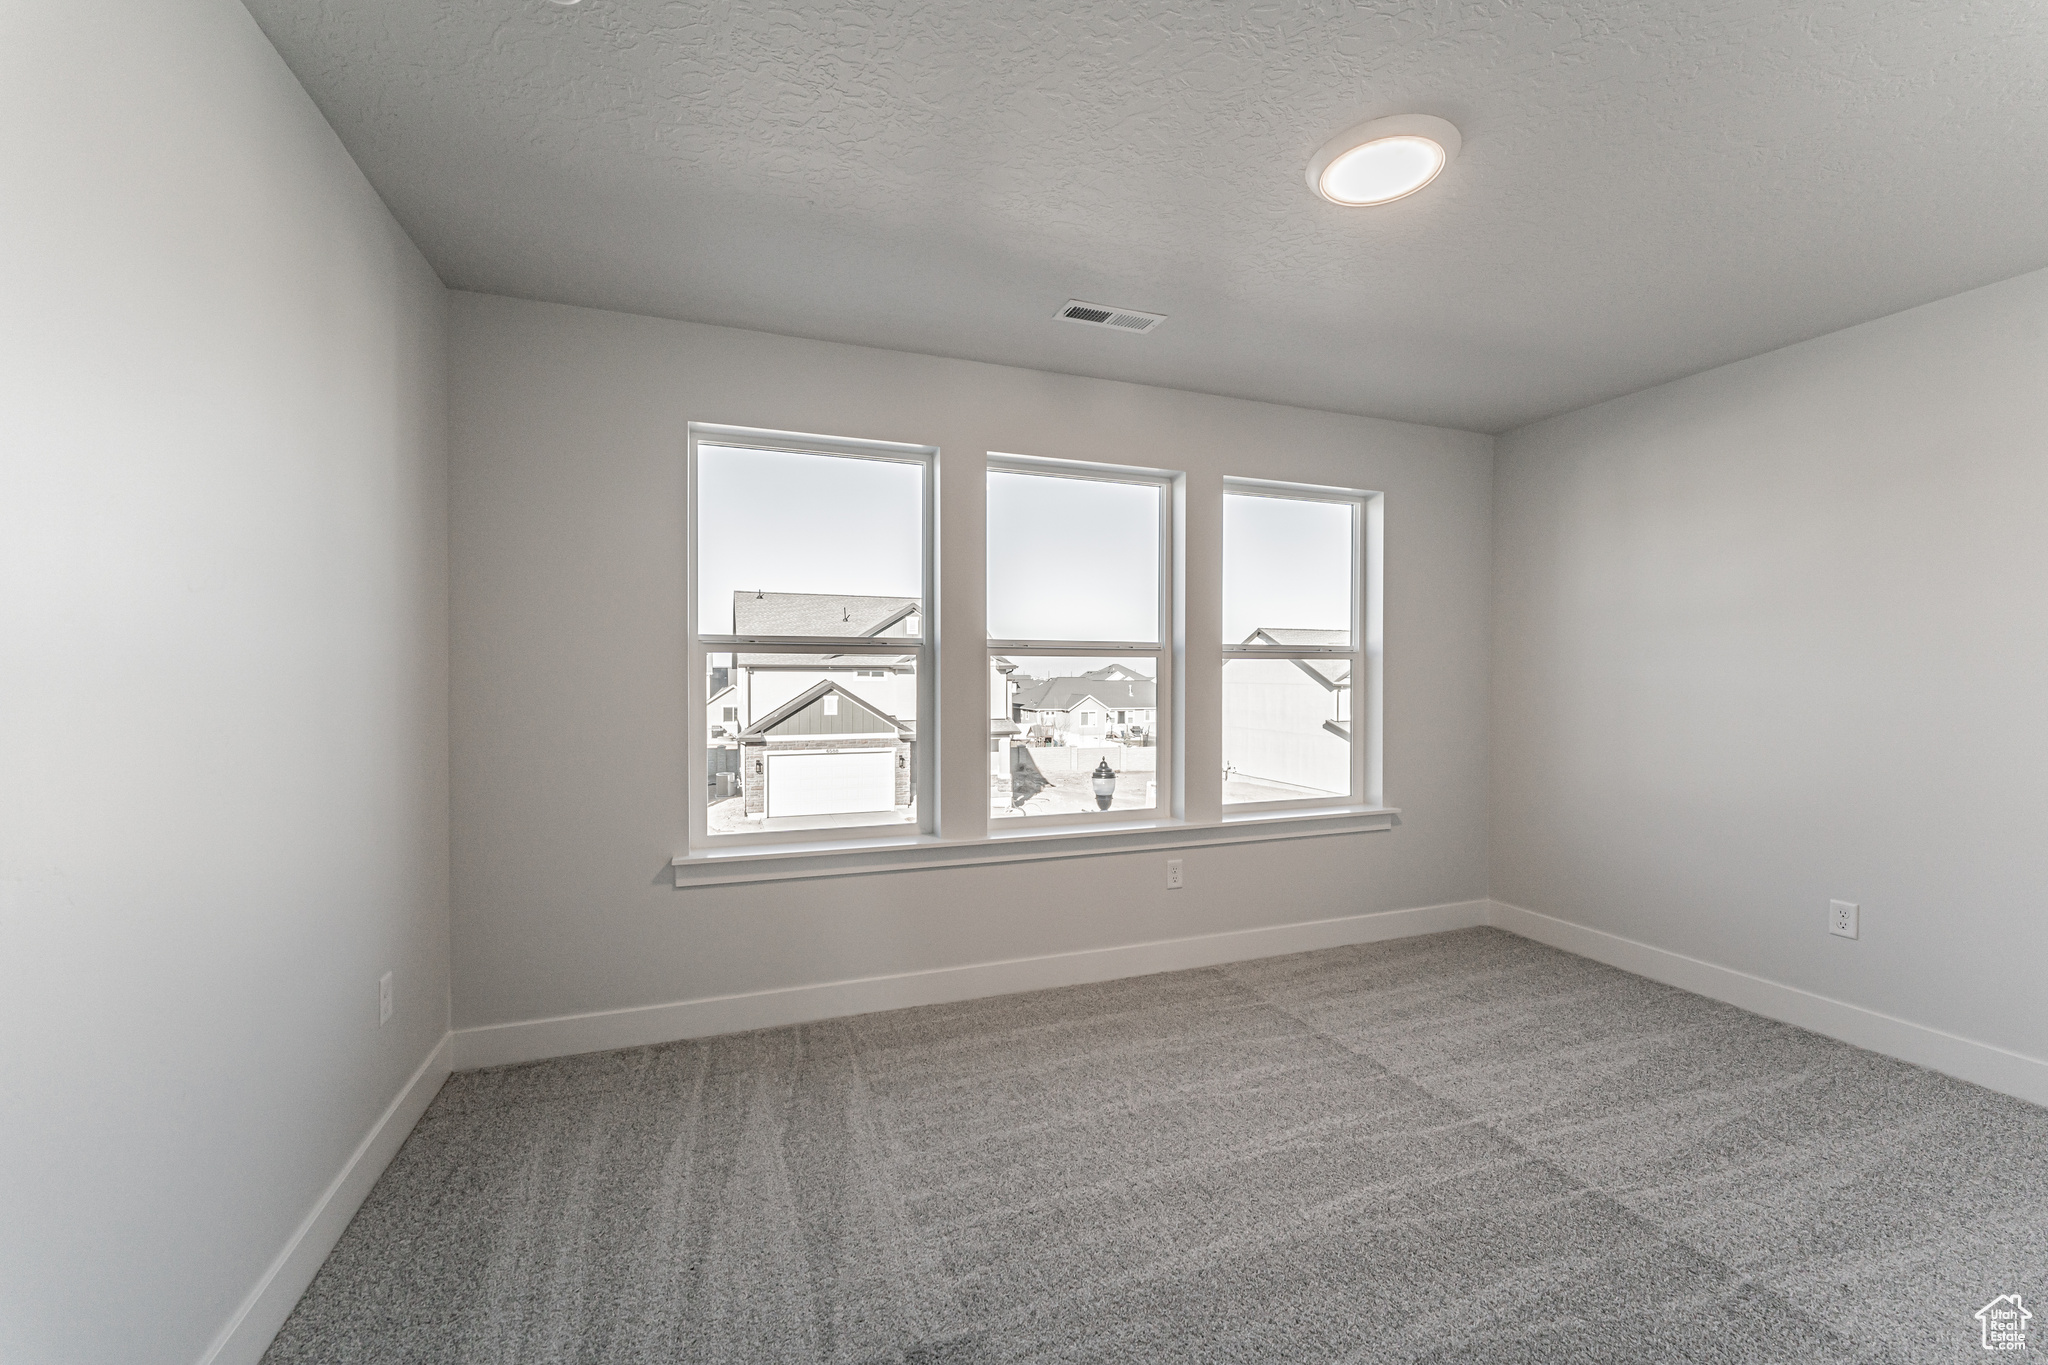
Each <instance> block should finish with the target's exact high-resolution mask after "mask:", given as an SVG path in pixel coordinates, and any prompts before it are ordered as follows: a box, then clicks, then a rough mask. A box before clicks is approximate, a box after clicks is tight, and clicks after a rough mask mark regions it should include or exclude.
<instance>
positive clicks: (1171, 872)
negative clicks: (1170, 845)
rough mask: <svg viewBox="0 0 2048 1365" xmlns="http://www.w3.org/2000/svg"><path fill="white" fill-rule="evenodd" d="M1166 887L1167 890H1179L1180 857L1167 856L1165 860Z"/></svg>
mask: <svg viewBox="0 0 2048 1365" xmlns="http://www.w3.org/2000/svg"><path fill="white" fill-rule="evenodd" d="M1166 889H1167V890H1168V891H1178V890H1180V859H1178V858H1168V859H1167V860H1166Z"/></svg>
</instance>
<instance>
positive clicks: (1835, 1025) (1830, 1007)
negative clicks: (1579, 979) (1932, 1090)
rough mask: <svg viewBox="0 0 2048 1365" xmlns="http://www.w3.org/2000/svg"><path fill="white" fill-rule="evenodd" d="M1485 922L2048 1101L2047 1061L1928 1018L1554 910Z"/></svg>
mask: <svg viewBox="0 0 2048 1365" xmlns="http://www.w3.org/2000/svg"><path fill="white" fill-rule="evenodd" d="M1488 904H1489V911H1488V922H1489V923H1491V924H1492V925H1493V926H1494V927H1495V928H1497V929H1505V930H1507V931H1508V932H1509V933H1511V934H1519V935H1520V936H1522V937H1523V938H1528V939H1534V940H1535V941H1536V942H1538V943H1547V944H1549V945H1550V946H1551V947H1553V948H1562V949H1563V950H1564V951H1566V952H1568V953H1575V954H1577V955H1578V956H1580V957H1590V958H1592V959H1593V960H1594V961H1595V962H1604V963H1606V964H1607V965H1608V966H1610V967H1619V968H1621V969H1622V970H1623V971H1625V972H1633V973H1635V974H1636V975H1637V976H1646V977H1648V978H1650V979H1651V980H1652V981H1661V982H1663V983H1664V984H1665V985H1667V986H1677V987H1678V988H1679V989H1681V990H1687V991H1691V992H1692V993H1693V994H1695V995H1704V996H1706V997H1708V998H1709V999H1712V1000H1719V1001H1722V1002H1724V1003H1726V1004H1730V1005H1734V1006H1736V1007H1737V1008H1739V1009H1745V1010H1748V1011H1749V1012H1750V1013H1752V1014H1761V1015H1763V1016H1764V1017H1765V1018H1767V1019H1776V1020H1779V1021H1780V1022H1783V1023H1787V1024H1796V1025H1798V1026H1799V1027H1800V1028H1803V1029H1809V1030H1811V1031H1812V1032H1814V1033H1819V1034H1824V1035H1826V1036H1827V1037H1829V1038H1836V1039H1839V1040H1841V1041H1842V1042H1845V1043H1853V1044H1854V1045H1855V1046H1857V1047H1860V1048H1865V1049H1867V1050H1869V1051H1871V1052H1881V1053H1883V1054H1884V1055H1885V1056H1887V1057H1896V1058H1898V1059H1899V1060H1900V1061H1903V1062H1911V1063H1913V1064H1914V1065H1916V1066H1924V1067H1926V1068H1928V1069H1929V1070H1931V1071H1939V1072H1941V1073H1943V1074H1944V1075H1948V1076H1954V1077H1955V1078H1956V1079H1957V1080H1962V1081H1968V1082H1970V1083H1971V1084H1973V1085H1981V1086H1983V1087H1985V1088H1986V1089H1987V1090H1996V1091H1999V1092H2000V1093H2002V1094H2006V1095H2011V1096H2014V1097H2015V1098H2017V1099H2022V1100H2026V1101H2028V1102H2029V1103H2031V1104H2039V1105H2048V1062H2044V1061H2042V1060H2040V1059H2039V1058H2036V1057H2029V1056H2026V1055H2025V1054H2023V1053H2018V1052H2011V1051H2008V1050H2007V1049H2005V1048H2002V1047H1997V1046H1995V1045H1993V1044H1991V1043H1980V1042H1978V1041H1976V1040H1975V1039H1972V1038H1963V1037H1959V1036H1957V1035H1956V1034H1953V1033H1944V1032H1942V1031H1941V1030H1940V1029H1937V1028H1929V1027H1928V1026H1927V1025H1925V1024H1916V1023H1913V1022H1912V1021H1911V1020H1907V1019H1900V1018H1897V1017H1895V1016H1893V1015H1889V1014H1884V1013H1880V1012H1879V1011H1877V1010H1873V1009H1866V1008H1864V1007H1863V1006H1861V1005H1852V1004H1850V1003H1848V1002H1847V1001H1845V1000H1836V999H1833V998H1831V997H1829V996H1825V995H1816V994H1814V993H1813V992H1812V991H1806V990H1801V989H1800V988H1799V987H1797V986H1788V985H1785V984H1784V983H1783V982H1780V981H1772V980H1770V979H1768V978H1766V977H1761V976H1752V975H1751V974H1750V973H1748V972H1742V971H1737V970H1736V969H1734V968H1733V967H1723V966H1721V965H1719V964H1718V963H1713V962H1707V961H1704V960H1702V959H1700V958H1696V957H1688V956H1686V955H1685V954H1684V953H1674V952H1672V951H1671V950H1670V949H1668V948H1655V947H1652V946H1651V945H1649V944H1647V943H1639V942H1637V941H1636V940H1635V939H1631V938H1623V937H1622V936H1621V935H1619V934H1610V933H1608V932H1607V931H1606V930H1604V929H1592V928H1588V927H1587V926H1585V925H1583V924H1574V923H1573V922H1572V921H1570V920H1564V919H1559V918H1557V917H1556V916H1554V915H1546V914H1542V913H1541V912H1539V911H1535V910H1526V909H1524V908H1522V907H1521V906H1519V905H1510V904H1508V903H1507V902H1506V901H1491V902H1489V903H1488Z"/></svg>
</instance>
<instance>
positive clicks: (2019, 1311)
mask: <svg viewBox="0 0 2048 1365" xmlns="http://www.w3.org/2000/svg"><path fill="white" fill-rule="evenodd" d="M1976 1316H1977V1322H1978V1323H1979V1325H1980V1326H1982V1328H1983V1330H1984V1349H1985V1350H1987V1351H2024V1350H2026V1349H2027V1323H2028V1322H2030V1321H2031V1320H2032V1319H2033V1316H2034V1315H2033V1314H2032V1313H2030V1312H2028V1311H2027V1306H2026V1305H2025V1304H2024V1303H2021V1302H2020V1296H2019V1295H2017V1294H2000V1295H1999V1296H1998V1297H1997V1298H1995V1299H1993V1300H1992V1301H1991V1302H1989V1303H1987V1304H1985V1305H1984V1306H1983V1307H1982V1308H1979V1309H1978V1310H1977V1315H1976Z"/></svg>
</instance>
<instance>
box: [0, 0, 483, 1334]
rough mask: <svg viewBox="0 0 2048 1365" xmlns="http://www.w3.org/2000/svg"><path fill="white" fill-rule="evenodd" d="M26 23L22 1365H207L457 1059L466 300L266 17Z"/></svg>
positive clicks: (166, 13)
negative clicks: (416, 1088) (357, 1152)
mask: <svg viewBox="0 0 2048 1365" xmlns="http://www.w3.org/2000/svg"><path fill="white" fill-rule="evenodd" d="M5 28H6V37H5V41H4V43H0V54H4V55H0V123H4V125H5V126H6V127H8V128H10V129H13V130H14V133H13V134H12V135H10V136H9V137H8V138H6V139H5V140H4V143H0V184H4V185H5V186H6V189H5V196H6V200H7V208H6V211H5V212H4V213H0V259H5V260H6V261H7V262H8V266H7V271H8V280H7V286H6V304H5V311H6V314H7V324H6V326H5V327H4V328H0V962H4V963H5V964H6V966H7V972H6V985H5V989H4V990H0V1037H4V1038H5V1039H6V1043H5V1047H4V1049H0V1170H4V1171H5V1172H7V1176H6V1192H5V1194H4V1195H0V1359H4V1360H7V1361H21V1362H31V1361H32V1362H35V1363H36V1365H64V1363H66V1362H87V1361H90V1362H106V1363H107V1365H137V1363H138V1362H157V1361H175V1362H190V1361H193V1360H196V1359H198V1358H199V1356H200V1354H201V1353H202V1352H203V1351H204V1350H205V1349H206V1348H207V1345H208V1342H209V1341H210V1340H211V1339H212V1338H213V1336H214V1334H215V1333H216V1332H217V1331H218V1330H219V1329H220V1328H221V1327H222V1326H223V1324H224V1323H225V1322H226V1321H227V1320H228V1318H229V1316H230V1314H231V1313H233V1312H234V1310H235V1309H236V1307H237V1305H238V1304H239V1303H240V1302H241V1301H242V1299H243V1297H244V1296H245V1295H246V1294H248V1293H249V1292H250V1290H251V1289H252V1288H253V1287H254V1286H255V1284H256V1282H257V1280H258V1277H259V1276H261V1275H262V1274H263V1272H264V1271H265V1269H266V1267H267V1266H268V1265H269V1264H270V1262H271V1259H272V1258H273V1257H274V1256H276V1255H277V1254H278V1252H279V1251H280V1250H281V1249H282V1248H283V1247H284V1245H285V1242H286V1239H287V1238H288V1237H289V1236H290V1235H291V1233H292V1232H293V1231H294V1229H295V1228H296V1227H297V1225H298V1224H299V1221H300V1220H301V1219H302V1218H303V1217H304V1216H305V1215H306V1213H307V1211H308V1210H309V1208H310V1207H311V1206H312V1204H313V1201H314V1199H315V1197H316V1196H318V1195H319V1194H320V1192H321V1191H322V1190H323V1188H324V1187H325V1186H326V1185H327V1183H328V1182H329V1181H330V1180H332V1179H333V1178H334V1176H335V1174H336V1172H337V1171H339V1170H340V1169H341V1166H342V1163H343V1162H344V1160H346V1158H347V1157H348V1155H349V1153H350V1151H351V1150H352V1149H353V1148H354V1147H355V1145H356V1143H357V1142H358V1140H359V1139H360V1138H361V1137H362V1136H363V1134H364V1132H365V1131H366V1129H367V1128H368V1127H369V1125H370V1124H371V1123H372V1122H373V1121H374V1120H375V1119H376V1118H377V1116H378V1115H379V1114H380V1113H381V1112H382V1111H383V1109H384V1107H385V1106H386V1105H387V1104H388V1103H389V1102H390V1101H391V1100H392V1098H393V1096H394V1095H395V1094H396V1093H397V1092H398V1090H399V1087H400V1086H401V1085H402V1084H403V1083H404V1081H405V1080H406V1078H407V1077H408V1076H410V1075H411V1074H412V1072H413V1071H414V1069H415V1068H416V1067H417V1066H418V1065H419V1064H420V1062H421V1060H422V1059H423V1058H424V1057H426V1056H427V1055H428V1053H429V1052H430V1050H431V1049H432V1048H433V1047H434V1046H435V1044H436V1043H437V1042H438V1040H439V1039H440V1038H441V1037H442V1035H443V1033H444V1032H445V1030H446V1027H447V1016H448V1005H447V999H448V995H447V909H446V896H447V868H448V862H447V843H446V839H447V815H446V812H447V785H446V758H445V752H446V750H445V744H446V695H447V693H446V630H447V614H446V602H447V593H446V530H445V527H446V520H445V507H446V465H445V440H444V426H445V417H446V412H445V323H446V317H445V294H444V292H443V291H442V289H441V288H440V285H439V283H438V281H437V280H436V279H435V278H434V276H433V275H432V273H431V272H430V271H429V270H428V269H427V266H426V264H425V262H424V261H423V260H422V259H421V257H420V255H419V253H418V252H417V251H415V250H414V249H413V247H412V245H411V244H410V243H409V242H408V241H407V240H406V239H405V237H404V236H403V235H402V234H401V233H400V232H399V230H398V228H397V227H396V226H395V225H394V223H393V222H392V220H391V217H390V215H389V214H387V213H386V212H385V210H384V207H383V205H382V204H381V203H379V202H378V200H377V197H376V196H375V195H374V194H373V193H372V192H371V190H370V188H369V186H368V185H367V184H366V183H365V182H364V180H363V178H362V176H361V175H359V174H358V173H357V171H356V168H355V166H354V165H353V163H351V162H350V160H349V158H348V156H347V155H346V154H345V153H344V152H343V150H342V148H341V146H340V144H339V143H338V142H337V141H336V139H335V137H334V134H333V133H332V132H331V131H329V129H328V127H327V125H326V124H325V123H323V122H322V121H321V118H320V116H319V114H318V113H317V112H316V111H315V109H314V107H313V105H312V102H311V101H310V100H308V99H307V98H306V96H305V94H304V92H303V91H302V90H301V89H300V88H299V86H298V84H297V82H296V81H294V80H293V79H292V76H291V74H290V73H289V72H288V71H287V70H286V69H285V66H284V63H283V62H281V61H280V60H279V59H278V57H277V54H276V53H275V52H274V51H272V50H271V47H270V45H269V44H268V43H267V42H265V41H264V39H263V36H262V35H261V34H260V33H259V32H258V31H257V28H256V25H255V24H254V23H253V22H252V21H251V20H250V18H249V16H248V14H247V13H246V12H244V10H243V9H242V7H241V6H240V5H239V4H236V3H233V0H185V2H184V3H179V4H175V5H159V4H143V3H118V4H113V5H88V6H83V7H77V6H29V5H15V6H10V7H9V9H8V14H7V18H6V22H5ZM386 969H390V970H392V971H394V973H395V976H396V988H397V989H396V1007H397V1008H396V1016H395V1018H394V1019H393V1020H392V1022H391V1023H390V1024H389V1025H388V1026H386V1027H384V1028H382V1029H380V1028H379V1027H378V1026H377V1010H376V1005H377V977H378V975H379V974H380V973H381V972H383V971H385V970H386Z"/></svg>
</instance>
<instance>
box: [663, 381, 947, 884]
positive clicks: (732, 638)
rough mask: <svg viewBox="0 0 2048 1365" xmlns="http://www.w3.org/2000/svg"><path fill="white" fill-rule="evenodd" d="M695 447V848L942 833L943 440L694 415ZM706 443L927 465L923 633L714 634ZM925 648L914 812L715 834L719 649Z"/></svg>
mask: <svg viewBox="0 0 2048 1365" xmlns="http://www.w3.org/2000/svg"><path fill="white" fill-rule="evenodd" d="M686 445H687V450H686V454H685V462H686V466H687V468H686V472H685V479H684V483H685V490H684V509H683V518H684V520H683V528H684V530H683V534H684V553H683V565H684V569H683V575H684V584H683V638H684V670H683V671H684V675H685V682H686V686H687V690H688V698H689V708H688V713H689V715H690V716H691V717H692V719H691V722H690V730H689V741H688V744H689V762H688V780H687V784H686V785H687V786H688V788H689V792H688V798H689V820H690V825H689V841H690V848H691V851H692V852H708V851H711V850H714V849H720V850H734V849H744V848H746V847H748V846H751V845H780V846H788V845H799V844H800V845H802V846H804V847H807V848H809V847H817V846H827V845H858V844H865V843H872V842H873V841H875V840H876V839H878V838H880V839H887V838H891V837H897V838H900V837H902V836H905V835H909V834H913V833H915V834H919V835H928V836H936V835H937V834H938V818H939V801H938V770H939V764H938V756H939V747H940V739H939V735H940V729H939V722H940V717H939V714H938V697H939V686H938V660H939V649H938V637H939V630H938V617H937V614H936V607H937V604H938V600H939V584H938V572H939V568H938V553H937V551H938V506H939V493H938V483H939V450H938V447H937V446H923V445H904V444H901V443H898V442H894V441H865V440H856V439H849V438H846V437H836V436H816V435H811V434H808V433H802V432H788V431H769V430H763V429H760V428H756V427H738V426H725V425H721V424H718V423H713V422H692V423H690V424H689V428H688V438H687V442H686ZM699 445H713V446H737V447H740V448H742V449H746V450H768V451H781V452H786V453H789V454H795V455H832V456H838V457H842V458H846V459H855V460H882V461H887V462H890V463H895V464H915V465H920V466H922V467H923V470H924V478H923V486H924V506H923V507H922V508H921V509H920V515H919V524H920V526H921V527H922V530H923V536H924V547H923V563H924V574H923V583H922V584H921V587H922V590H923V594H924V597H923V601H922V603H921V604H920V605H919V607H918V625H919V633H918V634H917V635H916V636H915V637H911V636H907V635H890V636H865V635H864V636H855V637H829V636H808V635H807V636H780V635H704V634H700V633H699V622H698V619H697V617H698V611H697V597H698V586H697V585H698V577H699V574H698V564H697V555H698V549H699V540H698V535H697V516H698V513H699V511H700V510H701V507H700V503H699V501H698V495H697V448H698V446H699ZM913 638H914V639H915V642H916V648H915V653H916V655H917V720H916V727H917V728H916V737H917V742H916V744H915V746H914V750H915V755H916V761H915V768H914V770H913V772H912V776H911V782H912V796H911V801H912V810H913V812H914V818H913V819H912V820H911V821H910V822H908V823H905V824H896V823H887V824H875V825H849V826H845V827H843V828H828V829H807V830H766V831H762V832H759V833H748V834H713V833H711V832H710V829H709V826H708V817H707V815H706V811H707V810H708V808H709V806H710V800H709V792H708V790H707V786H708V770H709V768H710V762H709V759H708V756H707V752H706V751H707V749H708V748H709V739H710V726H709V722H708V721H706V720H705V719H704V716H705V710H706V708H707V707H708V706H709V705H710V697H709V695H708V693H709V684H710V677H709V671H708V668H707V660H708V658H709V656H711V655H713V654H734V655H737V654H740V653H776V654H817V655H821V656H838V657H840V658H844V657H845V656H847V655H869V654H873V655H887V656H891V657H898V658H900V657H901V656H903V655H904V654H908V653H911V652H913V651H912V650H911V649H910V648H908V647H907V646H909V645H910V644H911V642H912V640H913Z"/></svg>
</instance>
